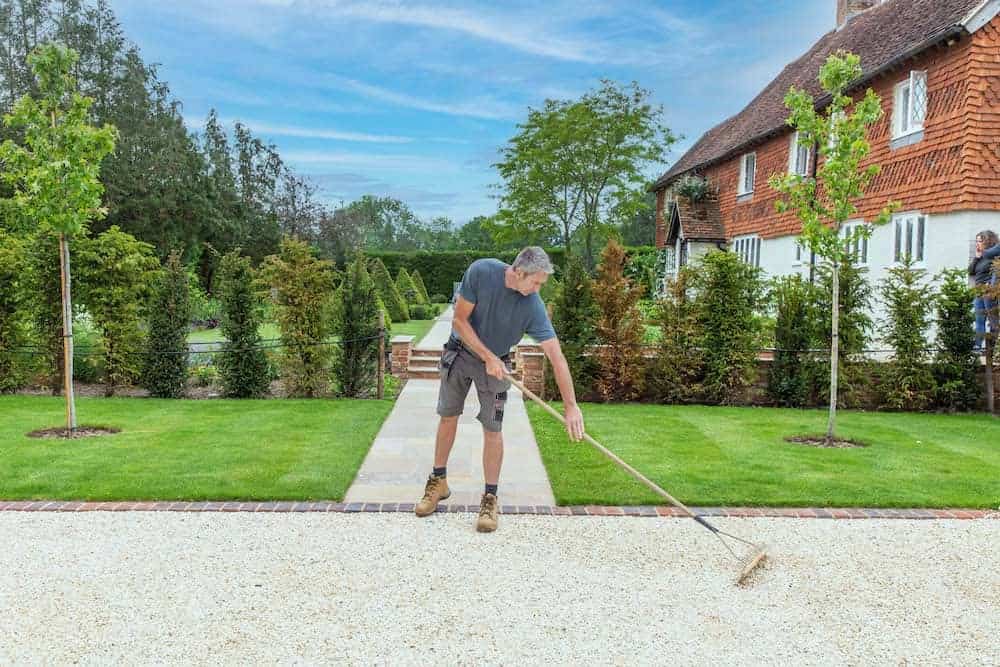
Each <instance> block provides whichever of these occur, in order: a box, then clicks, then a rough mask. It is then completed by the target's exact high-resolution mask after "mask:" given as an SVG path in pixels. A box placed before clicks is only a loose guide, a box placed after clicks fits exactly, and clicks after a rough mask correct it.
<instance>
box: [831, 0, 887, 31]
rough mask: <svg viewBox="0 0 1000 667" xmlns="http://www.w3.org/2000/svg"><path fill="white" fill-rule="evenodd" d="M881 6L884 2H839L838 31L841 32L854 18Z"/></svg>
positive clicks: (853, 0) (870, 0)
mask: <svg viewBox="0 0 1000 667" xmlns="http://www.w3.org/2000/svg"><path fill="white" fill-rule="evenodd" d="M879 4H882V0H837V29H838V30H840V29H841V28H843V27H844V25H845V24H846V23H847V22H848V21H850V20H851V19H852V18H854V17H855V16H857V15H858V14H860V13H861V12H863V11H866V10H868V9H871V8H872V7H874V6H875V5H879Z"/></svg>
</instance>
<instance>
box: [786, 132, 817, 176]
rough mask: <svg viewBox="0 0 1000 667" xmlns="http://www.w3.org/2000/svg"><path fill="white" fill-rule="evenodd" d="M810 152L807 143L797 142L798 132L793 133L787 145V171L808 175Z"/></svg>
mask: <svg viewBox="0 0 1000 667" xmlns="http://www.w3.org/2000/svg"><path fill="white" fill-rule="evenodd" d="M810 152H811V151H810V148H809V145H808V144H800V143H799V133H798V132H795V133H793V134H792V140H791V144H790V145H789V147H788V173H789V174H798V175H799V176H808V175H809V154H810Z"/></svg>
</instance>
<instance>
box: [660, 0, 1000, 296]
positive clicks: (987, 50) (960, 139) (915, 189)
mask: <svg viewBox="0 0 1000 667" xmlns="http://www.w3.org/2000/svg"><path fill="white" fill-rule="evenodd" d="M834 1H836V3H837V22H838V25H837V26H836V28H835V29H834V30H831V31H830V32H829V33H827V34H826V35H824V36H823V37H821V38H820V39H819V41H818V42H816V44H815V45H813V47H812V48H811V49H810V50H809V51H808V52H807V53H805V54H804V55H803V56H802V57H800V58H799V59H798V60H796V61H795V62H792V63H790V64H789V65H788V66H786V67H785V69H784V70H783V71H782V72H781V73H780V74H779V75H778V76H777V77H776V78H775V79H774V80H773V81H772V82H771V83H770V84H769V85H768V86H767V87H766V88H764V90H763V91H762V92H761V93H760V94H759V95H758V96H757V97H756V98H754V99H753V100H752V101H751V102H750V103H749V104H748V105H747V106H746V108H744V109H743V110H742V111H741V112H740V113H738V114H736V115H735V116H733V117H731V118H729V119H727V120H725V121H723V122H722V123H720V124H719V125H717V126H715V127H713V128H712V129H710V130H708V131H707V132H705V134H704V135H702V137H701V138H700V139H699V140H698V141H697V142H696V143H695V144H694V145H693V146H692V147H691V148H690V150H688V151H687V152H686V153H685V154H684V155H683V156H682V157H681V158H680V159H679V160H678V161H677V162H676V164H674V165H673V166H672V167H671V168H670V169H669V170H668V171H667V172H666V173H665V174H664V175H663V176H662V177H661V178H659V179H658V180H657V181H656V182H655V183H654V185H653V186H651V188H650V189H651V190H652V191H655V192H656V244H657V246H658V247H660V248H663V249H664V254H665V255H666V262H667V268H668V271H669V270H671V269H674V268H675V267H676V266H678V265H684V264H685V263H687V262H689V261H691V260H692V259H693V258H694V257H696V256H697V255H698V254H700V253H703V252H705V251H707V250H708V249H711V248H715V247H720V248H728V249H730V250H733V251H735V252H737V253H739V254H740V256H741V257H742V258H743V259H744V260H745V261H748V262H750V263H753V264H755V265H757V266H760V267H761V268H762V269H763V270H764V272H765V275H769V276H775V275H787V274H792V273H796V272H798V273H801V274H802V275H804V276H807V277H808V276H809V275H810V273H811V263H812V262H813V261H814V259H813V258H811V257H810V256H809V254H808V252H807V251H804V250H802V249H800V248H799V247H798V244H797V235H798V234H799V232H800V231H801V227H800V224H799V222H798V219H797V218H796V217H795V216H794V214H792V213H786V214H778V213H777V212H776V211H775V206H774V205H775V200H776V199H777V198H778V197H779V194H778V192H776V191H775V190H773V189H772V188H771V187H770V186H769V185H768V178H769V177H770V176H771V175H772V174H775V173H781V172H789V171H797V172H799V173H802V174H804V175H808V174H811V173H815V160H814V159H813V157H814V156H815V155H816V151H815V150H813V149H808V148H806V147H798V146H797V145H796V137H795V134H794V132H793V131H792V130H791V128H790V127H788V125H787V124H786V119H787V118H788V110H787V108H786V107H785V105H784V96H785V94H786V93H787V92H788V90H789V88H790V87H791V86H793V85H794V86H797V87H799V88H804V89H805V90H807V91H808V92H809V93H810V94H812V95H813V97H814V98H816V99H817V100H819V101H820V102H821V99H820V98H821V96H822V95H823V92H822V90H821V89H820V86H819V82H818V81H817V77H818V74H819V70H820V67H821V65H822V64H823V63H824V62H825V61H826V58H827V56H828V55H829V54H831V53H834V52H836V51H838V50H841V49H843V50H847V51H851V52H853V53H855V54H857V55H859V56H860V58H861V65H862V67H863V69H864V74H863V77H862V80H861V81H860V82H859V83H858V84H857V87H856V88H855V89H854V90H852V91H849V93H851V94H855V96H856V97H857V98H860V97H861V96H862V95H863V94H864V91H865V90H866V89H867V88H869V87H870V88H872V89H874V90H875V92H876V93H878V95H879V96H880V97H881V98H882V106H883V109H884V111H885V116H884V118H883V119H882V121H880V122H879V123H878V124H877V125H875V126H873V127H872V129H871V130H870V132H869V140H870V141H871V145H872V151H871V156H870V158H869V159H870V160H871V161H873V162H875V163H878V164H880V165H882V172H881V174H880V175H879V176H877V177H876V178H875V179H874V181H873V182H872V184H871V186H870V187H869V189H868V191H867V193H866V195H865V197H864V198H862V199H861V200H860V201H858V202H856V203H857V206H858V219H857V220H854V221H851V222H850V223H849V224H865V220H870V219H871V218H873V217H874V216H875V215H876V214H877V213H878V211H879V210H881V207H882V206H883V205H884V204H885V203H886V202H887V201H889V200H899V201H900V202H902V208H901V209H900V211H899V212H898V213H897V215H895V216H894V217H893V220H892V221H891V222H890V224H888V225H886V226H884V227H880V228H878V229H876V230H875V231H874V232H873V235H872V237H871V239H870V240H869V241H868V242H867V244H862V247H859V248H857V250H858V258H859V260H860V262H861V263H862V264H864V265H866V266H867V268H868V271H869V275H870V278H871V280H873V281H875V283H876V284H878V282H880V281H881V280H882V278H883V277H884V275H885V272H886V270H887V269H889V268H890V267H892V265H893V264H894V263H895V262H896V261H898V260H899V258H900V257H902V256H904V255H905V254H906V253H909V254H910V255H911V256H912V257H913V258H914V259H915V260H916V261H917V264H918V266H921V267H922V268H925V269H927V271H928V273H929V274H930V275H933V274H935V273H937V272H938V271H940V270H941V269H944V268H948V267H961V268H965V267H966V266H967V264H968V261H969V259H970V257H971V255H972V252H973V248H974V243H975V235H976V233H977V232H979V231H980V230H983V229H993V230H997V231H1000V16H998V14H1000V0H987V1H985V2H984V1H983V0H881V1H880V0H834ZM813 148H815V147H813ZM688 175H695V176H700V177H703V178H706V179H707V180H708V181H709V183H710V184H711V185H712V186H713V187H714V188H717V190H718V195H717V196H711V197H707V198H705V199H703V200H701V201H698V202H696V203H692V202H690V201H688V200H687V199H686V198H684V197H682V196H679V195H676V194H675V193H674V190H675V186H676V185H677V184H678V182H679V180H680V179H682V178H683V177H685V176H688Z"/></svg>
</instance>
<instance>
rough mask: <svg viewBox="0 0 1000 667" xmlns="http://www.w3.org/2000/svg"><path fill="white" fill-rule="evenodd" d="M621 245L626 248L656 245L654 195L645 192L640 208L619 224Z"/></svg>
mask: <svg viewBox="0 0 1000 667" xmlns="http://www.w3.org/2000/svg"><path fill="white" fill-rule="evenodd" d="M621 236H622V243H624V244H625V245H626V246H643V245H649V246H651V245H654V244H655V243H656V193H654V192H647V193H646V194H645V196H644V197H643V202H642V207H641V208H639V209H638V210H637V211H636V212H635V213H634V214H633V215H632V216H631V217H630V218H627V219H625V220H623V221H622V224H621Z"/></svg>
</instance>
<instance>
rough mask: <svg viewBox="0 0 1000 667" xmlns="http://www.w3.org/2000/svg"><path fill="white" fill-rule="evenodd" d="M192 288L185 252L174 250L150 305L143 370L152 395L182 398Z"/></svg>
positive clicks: (143, 376) (185, 375)
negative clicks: (183, 261)
mask: <svg viewBox="0 0 1000 667" xmlns="http://www.w3.org/2000/svg"><path fill="white" fill-rule="evenodd" d="M190 320H191V288H190V279H189V277H188V272H187V269H186V268H185V267H184V265H183V264H182V263H181V254H180V253H179V252H176V251H175V252H172V253H170V255H169V256H168V257H167V262H166V264H165V266H164V267H163V271H161V272H160V275H159V280H158V281H157V284H156V286H155V288H154V290H153V300H152V303H151V304H150V309H149V339H148V343H147V345H146V357H145V359H144V367H143V372H142V379H143V384H145V386H146V388H147V389H149V393H150V395H151V396H156V397H158V398H181V397H182V396H184V386H185V383H186V382H187V373H188V355H187V352H188V345H187V334H188V322H189V321H190Z"/></svg>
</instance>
